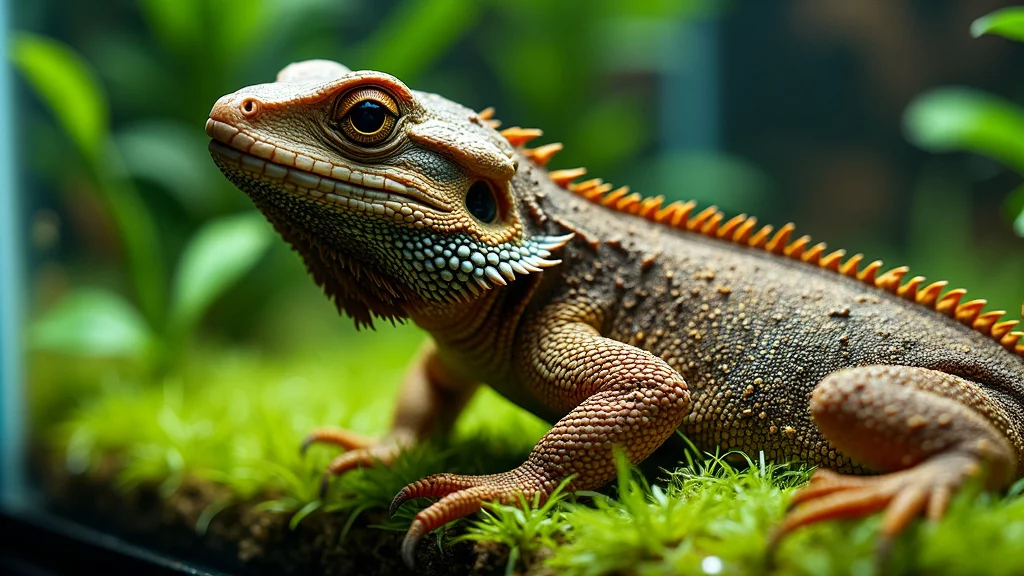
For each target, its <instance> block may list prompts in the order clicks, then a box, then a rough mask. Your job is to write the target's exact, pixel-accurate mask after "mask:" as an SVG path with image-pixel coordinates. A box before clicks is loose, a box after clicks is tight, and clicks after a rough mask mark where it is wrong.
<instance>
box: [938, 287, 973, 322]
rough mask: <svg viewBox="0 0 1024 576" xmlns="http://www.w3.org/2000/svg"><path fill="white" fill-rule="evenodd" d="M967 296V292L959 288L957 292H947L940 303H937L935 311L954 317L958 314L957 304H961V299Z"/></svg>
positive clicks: (940, 299)
mask: <svg viewBox="0 0 1024 576" xmlns="http://www.w3.org/2000/svg"><path fill="white" fill-rule="evenodd" d="M964 294H967V290H964V289H963V288H957V289H956V290H950V291H949V292H946V294H945V295H943V296H942V298H939V301H938V302H936V303H935V310H937V311H938V312H942V313H943V314H947V315H949V316H952V315H953V314H954V313H955V312H956V307H957V304H959V303H960V299H961V298H963V297H964Z"/></svg>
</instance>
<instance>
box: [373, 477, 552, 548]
mask: <svg viewBox="0 0 1024 576" xmlns="http://www.w3.org/2000/svg"><path fill="white" fill-rule="evenodd" d="M550 493H551V488H550V487H549V486H548V484H547V483H545V482H540V481H538V479H537V478H534V476H533V475H530V474H524V473H520V470H519V469H517V470H513V471H511V472H505V473H503V474H492V475H489V476H465V475H459V474H435V475H433V476H429V477H427V478H424V479H422V480H419V481H416V482H413V483H412V484H409V485H408V486H406V487H405V488H403V489H402V490H401V491H399V493H398V494H397V495H396V496H395V499H394V501H393V502H392V503H391V515H392V516H394V514H395V512H397V511H398V508H399V507H400V506H401V505H402V504H403V503H405V502H406V501H408V500H413V499H415V498H424V497H440V500H438V501H437V502H434V503H433V504H431V505H430V506H428V507H426V508H424V509H423V510H421V511H420V512H419V513H417V514H416V517H415V519H414V520H413V522H412V524H411V525H410V527H409V531H408V532H407V533H406V535H405V539H404V540H403V542H402V558H403V560H404V561H405V563H406V564H407V565H409V566H410V567H411V566H413V560H414V556H415V551H416V544H417V543H418V542H419V540H420V539H421V538H422V537H423V536H424V535H425V534H427V533H429V532H431V531H433V530H435V529H437V528H439V527H441V526H443V525H445V524H447V523H448V522H451V521H452V520H456V519H458V518H462V517H465V516H469V515H470V514H473V513H475V512H477V511H479V510H480V509H481V508H483V506H484V504H486V503H488V502H499V503H502V504H514V503H519V502H520V501H521V500H520V497H521V496H522V497H525V498H526V500H527V501H533V500H534V499H535V498H538V497H539V501H543V500H545V499H546V498H547V496H548V495H549V494H550Z"/></svg>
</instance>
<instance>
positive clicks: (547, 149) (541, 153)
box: [523, 142, 564, 166]
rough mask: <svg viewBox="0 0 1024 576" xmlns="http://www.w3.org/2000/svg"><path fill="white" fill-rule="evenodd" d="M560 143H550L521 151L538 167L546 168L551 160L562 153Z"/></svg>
mask: <svg viewBox="0 0 1024 576" xmlns="http://www.w3.org/2000/svg"><path fill="white" fill-rule="evenodd" d="M562 148H564V146H562V143H561V142H552V143H551V144H545V145H543V146H538V147H536V148H527V149H526V150H524V151H523V153H524V154H526V157H527V158H529V159H530V160H532V161H533V163H534V164H536V165H538V166H547V165H548V162H550V161H551V158H553V157H554V156H555V154H558V153H559V152H561V151H562Z"/></svg>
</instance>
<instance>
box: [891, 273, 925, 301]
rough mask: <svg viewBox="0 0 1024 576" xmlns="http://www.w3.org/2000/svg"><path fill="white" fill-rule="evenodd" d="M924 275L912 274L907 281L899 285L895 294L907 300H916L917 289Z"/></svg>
mask: <svg viewBox="0 0 1024 576" xmlns="http://www.w3.org/2000/svg"><path fill="white" fill-rule="evenodd" d="M924 280H925V278H924V276H914V277H913V278H911V279H910V281H909V282H907V283H906V284H904V285H903V286H900V288H899V290H897V291H896V295H897V296H899V297H900V298H906V299H907V300H912V301H916V300H917V289H918V287H919V286H921V284H922V283H924Z"/></svg>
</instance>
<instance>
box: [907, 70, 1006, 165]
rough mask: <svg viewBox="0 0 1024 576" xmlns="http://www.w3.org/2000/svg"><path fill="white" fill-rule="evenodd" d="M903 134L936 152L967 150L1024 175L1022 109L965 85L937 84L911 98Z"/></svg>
mask: <svg viewBox="0 0 1024 576" xmlns="http://www.w3.org/2000/svg"><path fill="white" fill-rule="evenodd" d="M903 124H904V129H905V130H906V133H907V137H908V138H909V139H910V140H911V141H912V142H913V143H914V144H916V145H918V146H920V147H922V148H925V149H927V150H932V151H935V152H947V151H952V150H969V151H972V152H977V153H980V154H984V155H986V156H990V157H992V158H994V159H996V160H999V161H1002V162H1004V163H1005V164H1007V165H1008V166H1010V167H1012V168H1014V169H1015V170H1017V171H1018V172H1020V173H1022V174H1024V138H1021V134H1024V110H1022V109H1021V108H1020V107H1018V106H1016V105H1015V104H1013V103H1012V102H1009V101H1007V100H1004V99H1002V98H999V97H997V96H993V95H991V94H986V93H984V92H979V91H976V90H970V89H966V88H940V89H938V90H933V91H931V92H928V93H926V94H924V95H923V96H921V97H919V98H918V99H917V100H915V101H914V102H913V103H912V104H911V105H910V107H909V108H907V111H906V112H905V113H904V116H903Z"/></svg>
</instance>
